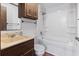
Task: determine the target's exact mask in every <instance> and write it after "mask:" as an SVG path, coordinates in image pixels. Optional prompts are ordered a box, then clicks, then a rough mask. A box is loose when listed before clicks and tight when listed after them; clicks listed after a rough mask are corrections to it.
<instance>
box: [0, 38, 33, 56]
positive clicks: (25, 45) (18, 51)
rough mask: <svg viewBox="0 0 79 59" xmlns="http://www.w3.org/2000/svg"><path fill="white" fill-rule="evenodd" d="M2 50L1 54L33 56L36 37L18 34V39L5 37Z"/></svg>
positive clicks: (2, 39)
mask: <svg viewBox="0 0 79 59" xmlns="http://www.w3.org/2000/svg"><path fill="white" fill-rule="evenodd" d="M14 38H15V37H14ZM20 38H21V39H20ZM0 52H1V56H33V55H34V39H33V37H32V36H27V37H25V36H24V37H23V36H18V37H17V39H11V38H8V40H7V39H5V38H4V37H3V38H1V50H0Z"/></svg>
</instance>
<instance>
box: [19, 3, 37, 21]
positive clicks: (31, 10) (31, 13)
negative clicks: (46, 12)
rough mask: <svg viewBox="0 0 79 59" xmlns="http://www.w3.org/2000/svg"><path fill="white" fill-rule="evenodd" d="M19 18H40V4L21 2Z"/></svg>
mask: <svg viewBox="0 0 79 59" xmlns="http://www.w3.org/2000/svg"><path fill="white" fill-rule="evenodd" d="M18 11H19V14H18V15H19V18H21V17H23V18H29V19H33V20H36V19H38V4H35V3H19V4H18Z"/></svg>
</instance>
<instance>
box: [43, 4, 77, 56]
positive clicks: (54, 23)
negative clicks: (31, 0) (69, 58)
mask: <svg viewBox="0 0 79 59" xmlns="http://www.w3.org/2000/svg"><path fill="white" fill-rule="evenodd" d="M74 6H75V4H58V5H57V4H56V5H54V7H52V6H51V7H50V8H49V7H46V9H47V10H46V11H47V14H46V28H47V29H46V30H47V32H46V35H45V40H44V43H45V44H46V46H47V51H48V52H49V53H51V54H54V55H73V54H72V53H73V50H74V49H73V45H74V39H75V36H76V27H75V26H76V21H75V20H76V18H75V11H76V10H75V8H74Z"/></svg>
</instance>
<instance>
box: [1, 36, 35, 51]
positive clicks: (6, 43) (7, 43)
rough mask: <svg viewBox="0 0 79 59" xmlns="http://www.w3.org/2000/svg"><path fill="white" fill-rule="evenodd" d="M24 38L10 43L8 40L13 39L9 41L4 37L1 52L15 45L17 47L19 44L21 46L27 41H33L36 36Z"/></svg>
mask: <svg viewBox="0 0 79 59" xmlns="http://www.w3.org/2000/svg"><path fill="white" fill-rule="evenodd" d="M22 38H23V39H14V40H15V41H13V42H8V40H12V39H7V38H6V37H2V38H1V50H2V49H6V48H8V47H11V46H14V45H17V44H20V43H22V42H25V41H28V40H31V39H33V38H34V36H22ZM5 40H7V41H5Z"/></svg>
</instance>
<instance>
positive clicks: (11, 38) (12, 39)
mask: <svg viewBox="0 0 79 59" xmlns="http://www.w3.org/2000/svg"><path fill="white" fill-rule="evenodd" d="M25 38H28V37H26V36H21V35H15V36H5V37H1V42H3V43H10V42H15V41H18V40H23V39H25Z"/></svg>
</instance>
